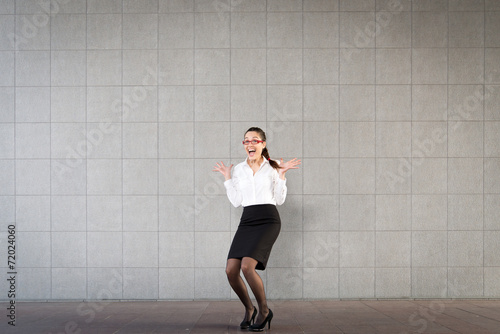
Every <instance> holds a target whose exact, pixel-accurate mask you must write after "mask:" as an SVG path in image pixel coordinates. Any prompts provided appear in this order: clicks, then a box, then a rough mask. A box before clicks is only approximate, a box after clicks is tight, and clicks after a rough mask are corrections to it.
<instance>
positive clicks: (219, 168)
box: [212, 161, 233, 180]
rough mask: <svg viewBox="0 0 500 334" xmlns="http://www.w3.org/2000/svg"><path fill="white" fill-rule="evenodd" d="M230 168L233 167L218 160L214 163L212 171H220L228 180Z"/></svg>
mask: <svg viewBox="0 0 500 334" xmlns="http://www.w3.org/2000/svg"><path fill="white" fill-rule="evenodd" d="M231 168H233V165H231V166H226V165H224V163H223V162H222V161H221V162H218V163H216V165H215V167H214V169H212V170H213V171H214V172H220V173H221V174H222V175H224V178H225V179H226V180H229V179H230V178H231Z"/></svg>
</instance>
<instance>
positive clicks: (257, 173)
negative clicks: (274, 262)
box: [213, 127, 300, 331]
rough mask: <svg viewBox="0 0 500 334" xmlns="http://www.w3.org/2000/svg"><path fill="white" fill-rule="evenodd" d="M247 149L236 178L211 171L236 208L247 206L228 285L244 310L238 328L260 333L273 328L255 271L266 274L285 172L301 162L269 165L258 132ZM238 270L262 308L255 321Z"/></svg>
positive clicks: (250, 135)
mask: <svg viewBox="0 0 500 334" xmlns="http://www.w3.org/2000/svg"><path fill="white" fill-rule="evenodd" d="M243 145H244V147H245V152H246V154H247V158H246V159H245V161H243V162H241V163H239V164H238V165H236V167H235V168H234V172H233V175H232V177H231V168H232V167H233V165H231V166H225V165H224V163H222V162H220V163H217V164H216V166H215V167H214V169H213V170H214V171H217V172H220V173H222V175H224V177H225V179H226V181H225V182H224V186H225V187H226V190H227V196H228V198H229V201H230V202H231V203H232V204H233V205H234V206H235V207H238V206H240V205H242V206H243V214H242V216H241V220H240V225H239V226H238V230H237V231H236V234H235V235H234V239H233V242H232V244H231V248H230V250H229V254H228V259H227V266H226V274H227V278H228V280H229V284H230V285H231V287H232V289H233V290H234V292H236V294H237V295H238V297H239V298H240V300H241V302H242V303H243V305H244V306H245V309H246V313H245V317H244V319H243V321H242V322H241V324H240V327H241V328H242V329H245V328H249V329H250V330H252V331H262V330H263V328H264V327H265V326H266V323H268V324H269V325H268V327H269V328H271V319H272V318H273V312H272V311H271V310H270V309H269V308H268V306H267V302H266V293H265V291H264V284H263V283H262V279H261V278H260V276H259V275H258V274H257V272H256V271H255V270H256V269H259V270H264V269H266V265H267V260H268V258H269V254H270V253H271V248H272V247H273V244H274V242H275V241H276V238H278V235H279V232H280V229H281V221H280V216H279V214H278V211H277V210H276V205H281V204H283V203H284V202H285V198H286V192H287V188H286V179H285V173H286V172H287V171H288V170H289V169H297V168H298V167H297V165H299V164H300V160H297V159H292V160H290V161H288V162H285V163H283V159H281V163H280V164H278V163H277V162H276V161H273V160H271V159H270V158H269V152H268V150H267V147H266V145H267V143H266V134H265V133H264V131H262V129H260V128H257V127H252V128H250V129H248V130H247V132H246V133H245V138H244V140H243ZM240 270H241V271H243V274H244V275H245V278H246V280H247V282H248V284H249V285H250V288H251V289H252V292H253V294H254V295H255V298H256V299H257V303H258V305H259V315H258V316H257V319H256V320H255V316H256V315H257V309H256V308H255V307H254V306H253V304H252V301H251V300H250V296H249V295H248V291H247V288H246V285H245V283H244V282H243V279H242V278H241V276H240ZM252 323H253V324H252Z"/></svg>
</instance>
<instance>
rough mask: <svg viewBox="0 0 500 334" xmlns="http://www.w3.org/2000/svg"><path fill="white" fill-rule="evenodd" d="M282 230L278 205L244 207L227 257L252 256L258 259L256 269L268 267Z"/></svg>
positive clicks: (240, 257)
mask: <svg viewBox="0 0 500 334" xmlns="http://www.w3.org/2000/svg"><path fill="white" fill-rule="evenodd" d="M280 230H281V220H280V215H279V213H278V210H277V209H276V205H273V204H258V205H250V206H246V207H244V208H243V214H242V215H241V220H240V225H239V226H238V230H237V231H236V234H235V235H234V238H233V242H232V244H231V248H230V249H229V254H228V256H227V258H228V259H240V260H241V259H242V258H244V257H251V258H253V259H255V260H257V261H258V263H257V266H256V267H255V269H259V270H264V269H266V265H267V260H268V259H269V255H270V254H271V249H272V248H273V245H274V242H275V241H276V239H277V238H278V235H279V234H280Z"/></svg>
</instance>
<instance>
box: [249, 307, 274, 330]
mask: <svg viewBox="0 0 500 334" xmlns="http://www.w3.org/2000/svg"><path fill="white" fill-rule="evenodd" d="M272 319H273V311H271V309H269V314H268V315H267V317H266V318H265V319H264V322H263V323H261V324H260V325H256V324H253V325H252V326H250V327H249V328H248V329H249V330H251V331H252V332H262V331H263V330H264V327H266V323H267V324H268V327H267V328H268V329H271V320H272Z"/></svg>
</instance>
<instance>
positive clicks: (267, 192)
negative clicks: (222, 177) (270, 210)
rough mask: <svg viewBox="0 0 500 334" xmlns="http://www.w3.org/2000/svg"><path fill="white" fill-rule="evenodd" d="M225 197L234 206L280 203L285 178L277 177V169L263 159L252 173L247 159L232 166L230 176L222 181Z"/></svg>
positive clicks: (283, 200)
mask: <svg viewBox="0 0 500 334" xmlns="http://www.w3.org/2000/svg"><path fill="white" fill-rule="evenodd" d="M224 186H225V187H226V190H227V197H228V198H229V201H230V202H231V204H233V205H234V207H238V206H240V205H242V206H243V207H245V206H249V205H256V204H274V205H276V204H277V205H281V204H283V203H284V202H285V198H286V190H287V189H286V179H285V180H282V179H280V177H279V174H278V171H276V169H274V168H273V167H271V165H270V164H269V161H267V159H264V161H263V162H262V164H261V165H260V168H259V170H258V171H257V172H256V173H255V175H253V170H252V168H251V167H250V166H249V165H248V163H247V160H246V159H245V161H243V162H241V163H239V164H237V165H236V166H235V167H234V168H233V174H232V178H231V179H229V180H226V181H225V182H224Z"/></svg>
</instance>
